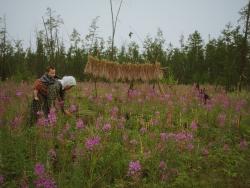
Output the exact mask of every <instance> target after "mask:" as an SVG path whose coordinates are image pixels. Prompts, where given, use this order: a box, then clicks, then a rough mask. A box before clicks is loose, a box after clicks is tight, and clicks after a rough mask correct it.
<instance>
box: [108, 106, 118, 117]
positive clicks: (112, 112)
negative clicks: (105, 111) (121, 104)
mask: <svg viewBox="0 0 250 188" xmlns="http://www.w3.org/2000/svg"><path fill="white" fill-rule="evenodd" d="M118 111H119V109H118V108H117V107H116V106H115V107H113V108H112V109H111V111H110V115H111V117H112V118H116V117H117V113H118Z"/></svg>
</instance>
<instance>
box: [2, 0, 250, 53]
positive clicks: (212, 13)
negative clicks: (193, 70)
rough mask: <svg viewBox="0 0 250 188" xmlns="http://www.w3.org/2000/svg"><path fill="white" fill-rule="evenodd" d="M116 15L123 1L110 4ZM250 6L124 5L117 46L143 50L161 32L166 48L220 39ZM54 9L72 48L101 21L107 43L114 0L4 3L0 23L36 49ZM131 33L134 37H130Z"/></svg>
mask: <svg viewBox="0 0 250 188" xmlns="http://www.w3.org/2000/svg"><path fill="white" fill-rule="evenodd" d="M112 2H113V10H114V13H116V12H117V10H118V6H119V3H120V0H112ZM247 3H248V0H124V1H123V4H122V7H121V10H120V14H119V19H118V23H117V29H116V35H115V45H117V46H118V47H120V46H121V45H127V44H129V43H130V42H131V41H135V42H137V43H138V44H139V45H140V46H142V44H143V41H144V39H145V38H146V36H152V37H154V36H156V33H157V30H158V28H160V29H161V30H162V32H163V35H164V38H165V40H166V44H169V43H172V44H173V45H174V46H176V47H178V46H179V40H180V36H181V35H184V40H185V41H186V40H187V38H188V36H189V35H190V34H192V33H193V32H194V31H195V30H197V31H198V32H199V33H200V34H201V36H202V38H203V39H204V41H205V42H206V41H207V40H208V38H209V36H210V38H218V36H219V35H220V34H221V31H222V30H223V29H224V28H225V25H226V24H228V23H229V22H230V23H232V24H233V25H236V24H237V20H238V19H239V11H240V9H241V8H242V7H243V6H245V5H246V4H247ZM47 7H50V8H51V9H52V10H53V11H55V14H56V15H60V16H61V18H62V19H63V21H64V24H63V25H62V26H61V30H60V36H61V38H63V40H64V43H65V46H66V47H67V46H69V44H70V42H69V36H70V34H71V33H72V31H73V29H74V28H75V29H76V30H77V31H78V32H79V33H80V34H81V36H82V37H85V36H86V35H87V34H88V30H89V26H90V24H91V22H92V20H93V19H94V18H96V17H97V16H99V19H98V22H97V25H98V26H99V29H98V35H99V36H100V37H103V38H104V39H105V40H107V39H108V37H109V36H111V34H112V22H111V11H110V0H0V17H3V16H5V17H6V24H7V31H8V36H9V38H10V39H11V40H14V39H15V40H22V42H23V46H24V47H25V48H27V47H28V46H29V45H30V44H31V45H32V47H33V48H34V47H35V33H36V31H37V30H40V29H43V22H42V16H45V13H46V8H47ZM129 32H133V33H134V34H133V35H132V37H131V38H130V37H129Z"/></svg>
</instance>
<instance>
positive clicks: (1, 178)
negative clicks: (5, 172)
mask: <svg viewBox="0 0 250 188" xmlns="http://www.w3.org/2000/svg"><path fill="white" fill-rule="evenodd" d="M3 182H4V177H3V176H2V175H0V185H1V184H3Z"/></svg>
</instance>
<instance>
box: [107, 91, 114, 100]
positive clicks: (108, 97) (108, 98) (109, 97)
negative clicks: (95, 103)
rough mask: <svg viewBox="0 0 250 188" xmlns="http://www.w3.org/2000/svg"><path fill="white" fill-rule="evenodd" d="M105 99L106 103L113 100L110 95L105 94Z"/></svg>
mask: <svg viewBox="0 0 250 188" xmlns="http://www.w3.org/2000/svg"><path fill="white" fill-rule="evenodd" d="M106 99H107V101H112V100H113V96H112V93H110V94H106Z"/></svg>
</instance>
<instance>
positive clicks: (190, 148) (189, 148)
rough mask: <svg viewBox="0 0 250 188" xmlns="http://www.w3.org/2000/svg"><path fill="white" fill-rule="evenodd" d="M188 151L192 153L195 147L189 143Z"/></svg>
mask: <svg viewBox="0 0 250 188" xmlns="http://www.w3.org/2000/svg"><path fill="white" fill-rule="evenodd" d="M187 149H188V150H189V151H192V150H193V149H194V145H193V144H191V143H189V144H188V145H187Z"/></svg>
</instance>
